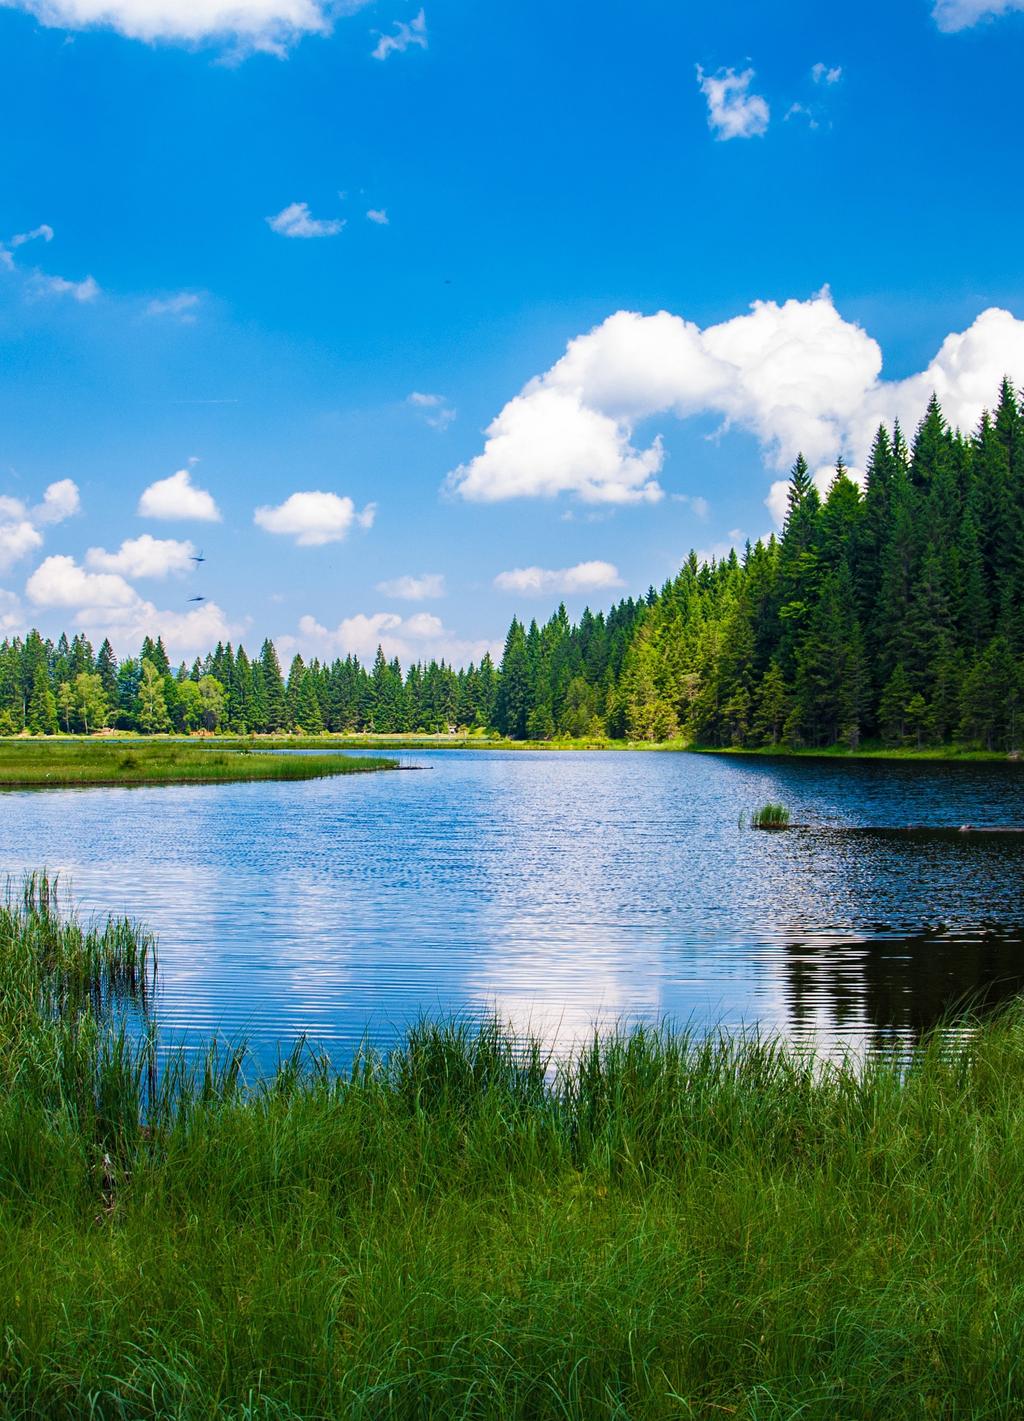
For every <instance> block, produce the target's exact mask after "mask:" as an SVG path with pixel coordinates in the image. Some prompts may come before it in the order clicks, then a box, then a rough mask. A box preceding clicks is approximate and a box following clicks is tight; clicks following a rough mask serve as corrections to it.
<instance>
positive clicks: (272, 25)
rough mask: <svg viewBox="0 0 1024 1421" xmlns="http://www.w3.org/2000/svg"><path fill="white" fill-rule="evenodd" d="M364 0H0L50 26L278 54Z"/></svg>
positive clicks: (323, 29) (325, 30)
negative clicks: (220, 42) (223, 42)
mask: <svg viewBox="0 0 1024 1421" xmlns="http://www.w3.org/2000/svg"><path fill="white" fill-rule="evenodd" d="M367 3H369V0H333V3H331V0H0V5H4V6H6V7H7V8H9V9H17V10H25V11H27V12H28V13H29V14H30V15H34V16H35V17H36V19H37V20H39V21H40V23H42V24H44V25H48V26H51V27H54V28H60V29H69V30H83V29H88V28H91V27H93V26H102V27H104V28H108V29H113V30H116V31H118V33H120V34H122V35H125V36H127V37H128V38H129V39H141V40H147V41H153V40H169V41H177V42H179V43H181V42H184V43H197V42H200V41H203V40H210V39H229V40H232V41H233V42H234V43H235V45H236V46H237V47H239V48H241V49H243V50H245V49H257V50H265V51H268V52H270V53H273V54H283V53H284V51H285V50H286V49H287V48H288V46H289V45H290V44H293V43H294V42H295V41H296V40H298V39H301V38H302V36H303V35H306V34H321V35H322V34H327V33H328V31H329V30H330V27H331V25H330V21H331V17H332V15H335V14H338V13H349V14H351V13H352V12H354V11H356V10H358V9H361V8H362V6H363V5H364V4H367Z"/></svg>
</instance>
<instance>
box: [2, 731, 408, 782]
mask: <svg viewBox="0 0 1024 1421" xmlns="http://www.w3.org/2000/svg"><path fill="white" fill-rule="evenodd" d="M394 768H396V762H395V761H394V760H384V759H370V758H369V757H367V758H363V757H358V758H357V757H356V756H351V755H339V754H327V755H272V754H254V753H253V752H252V751H250V750H248V749H247V750H244V751H243V750H238V749H234V748H232V749H227V748H220V747H219V746H218V747H217V748H216V749H213V748H210V749H206V748H204V747H202V746H199V745H195V744H175V743H167V742H164V741H161V742H158V743H156V744H147V743H145V742H142V743H138V742H137V743H135V744H131V745H130V746H129V747H127V748H126V746H125V744H124V742H121V743H120V744H118V743H117V742H116V741H103V740H71V741H57V742H55V743H54V742H50V743H47V744H45V745H40V744H37V743H35V742H33V741H31V740H23V741H14V742H9V743H7V744H4V745H0V786H10V785H20V786H26V787H32V786H37V787H40V788H51V789H52V788H54V787H56V786H59V785H100V784H220V783H223V782H225V781H228V780H306V779H319V778H321V777H324V776H328V775H348V774H360V773H361V772H363V771H364V770H384V769H394Z"/></svg>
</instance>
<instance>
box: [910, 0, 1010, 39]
mask: <svg viewBox="0 0 1024 1421" xmlns="http://www.w3.org/2000/svg"><path fill="white" fill-rule="evenodd" d="M1013 10H1024V0H935V4H934V5H933V6H932V15H933V16H934V19H935V23H936V24H937V25H938V27H939V29H940V30H944V31H945V32H946V33H947V34H953V33H955V32H956V31H957V30H966V29H969V28H970V27H971V25H976V24H977V23H978V21H979V20H994V19H997V18H998V17H999V16H1000V15H1008V14H1010V12H1011V11H1013Z"/></svg>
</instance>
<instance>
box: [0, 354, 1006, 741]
mask: <svg viewBox="0 0 1024 1421" xmlns="http://www.w3.org/2000/svg"><path fill="white" fill-rule="evenodd" d="M1022 712H1024V413H1022V409H1021V404H1020V401H1019V400H1018V397H1017V395H1016V393H1015V391H1014V389H1013V388H1012V386H1011V385H1010V383H1009V382H1008V381H1004V382H1003V385H1002V388H1001V390H1000V391H999V394H998V400H997V403H996V408H995V413H994V414H988V413H986V414H985V415H984V416H983V417H982V419H981V421H980V423H979V426H978V428H977V430H976V431H975V432H974V433H973V434H971V435H967V436H965V435H963V434H961V433H960V432H959V431H952V430H950V428H949V426H948V425H947V423H946V421H945V419H944V418H943V415H942V411H941V408H940V407H939V404H938V401H937V400H936V399H935V398H934V397H933V399H932V400H931V402H930V403H929V406H928V409H927V411H926V413H925V415H924V418H923V419H922V421H921V423H920V425H919V426H918V429H917V432H916V435H915V437H914V440H913V443H912V444H911V445H908V444H907V442H906V440H905V439H904V436H903V433H902V431H901V430H900V428H899V426H898V425H897V426H895V428H894V429H893V430H892V431H888V430H886V429H885V428H884V427H880V428H879V430H878V433H877V435H876V437H875V441H874V445H873V448H872V451H871V456H870V459H869V461H868V468H867V471H866V481H865V486H864V489H863V491H862V490H861V488H860V487H859V486H858V484H857V483H855V482H854V481H853V480H852V479H851V478H850V477H849V476H848V474H847V472H846V470H845V469H844V467H843V465H842V464H841V463H840V464H839V465H838V466H837V468H836V470H835V475H834V477H833V478H832V480H831V484H830V487H829V489H828V492H827V495H826V496H825V498H824V499H822V497H821V496H820V494H819V492H818V490H817V488H816V487H815V484H814V481H813V479H812V476H811V472H810V470H809V469H808V466H807V464H806V463H805V461H804V459H803V458H802V457H800V458H798V459H797V462H796V464H795V466H794V468H793V472H792V478H791V482H790V487H789V499H788V512H787V517H786V521H785V525H784V528H783V530H782V533H781V535H780V536H778V537H776V536H775V535H774V534H773V535H772V536H771V537H770V538H769V539H768V540H767V542H764V541H760V540H759V541H758V542H757V543H756V544H754V545H753V546H751V545H750V544H749V543H748V545H747V546H746V548H745V549H744V552H743V555H742V557H740V556H737V554H736V552H735V551H733V552H732V553H731V554H730V555H729V556H728V557H727V558H725V559H723V560H722V561H720V562H715V561H712V562H711V563H705V564H701V563H700V562H699V561H698V559H697V557H696V554H694V553H691V554H690V557H689V558H688V559H687V561H686V562H685V563H684V565H683V567H682V569H681V570H680V572H679V573H678V575H677V576H676V577H674V578H673V579H671V580H670V581H669V582H667V583H666V584H665V585H664V586H663V587H662V588H661V589H660V591H657V590H655V589H654V588H653V587H652V588H651V589H650V591H649V592H648V593H647V595H646V596H645V597H641V598H637V599H634V598H628V599H625V600H623V601H622V602H620V603H619V604H618V605H617V606H615V607H613V608H611V609H610V610H609V611H608V612H607V613H603V612H598V613H593V612H591V611H590V610H589V609H587V610H586V611H584V612H583V614H582V616H581V617H580V620H579V622H578V623H576V624H573V623H571V622H570V621H569V618H568V615H567V613H566V610H565V608H564V606H562V607H559V609H558V611H557V612H556V613H555V614H554V615H553V616H552V617H551V618H550V619H549V620H548V621H547V622H546V623H544V625H543V626H541V625H539V624H538V623H537V622H536V621H533V622H531V623H530V625H529V627H526V626H525V625H524V624H523V623H522V622H521V621H520V620H519V619H518V618H515V619H513V622H512V625H511V626H510V628H509V631H508V635H507V637H506V639H505V645H504V652H503V655H502V659H501V664H500V666H497V667H496V666H495V665H494V663H493V662H492V660H491V658H490V656H484V657H483V659H482V660H481V662H480V664H479V665H478V666H477V665H471V666H469V667H466V668H463V669H461V670H455V669H454V668H453V667H451V666H448V665H446V664H445V663H443V662H441V663H438V662H430V663H429V664H420V663H415V664H413V665H411V666H409V667H408V668H407V670H406V671H404V672H403V670H402V667H401V666H400V665H399V663H398V661H397V660H396V659H392V660H390V661H389V660H388V659H387V658H386V657H385V655H384V653H383V652H382V651H381V650H380V649H378V652H377V656H376V658H375V660H374V663H373V666H372V667H370V668H367V667H364V666H363V665H362V664H361V663H360V661H359V660H358V659H357V658H356V657H354V656H348V657H346V658H345V659H344V660H341V659H336V660H334V661H333V662H330V663H327V662H320V661H319V660H313V661H312V662H310V663H309V664H308V665H307V664H306V662H305V661H304V660H303V658H302V657H301V656H296V657H294V658H293V660H292V662H291V665H290V668H289V671H288V675H287V678H285V677H284V675H283V674H282V670H281V666H280V663H279V660H278V657H277V653H276V651H275V649H274V646H273V644H272V643H271V642H270V641H265V642H264V643H263V646H262V648H261V651H260V654H259V656H257V657H255V658H252V659H250V657H249V655H248V654H247V652H246V651H245V649H244V648H243V647H238V648H237V649H235V648H232V646H231V645H230V644H228V645H221V644H218V646H217V647H216V648H215V649H214V650H213V651H211V652H210V653H209V654H208V655H207V656H206V657H204V658H200V659H197V660H196V661H194V662H193V663H192V665H191V666H188V665H186V664H184V663H182V664H181V665H180V666H179V667H177V668H176V669H174V668H172V667H171V665H170V663H169V660H168V657H167V653H166V650H165V648H164V646H163V643H162V642H161V641H160V640H159V639H158V640H156V641H153V640H152V639H151V638H149V637H147V638H146V639H145V641H144V643H143V646H142V649H141V652H140V654H139V656H137V657H128V658H126V659H125V660H123V661H121V662H118V660H117V659H116V657H115V655H114V652H113V649H112V648H111V645H110V643H109V641H105V642H104V643H103V645H102V646H101V647H100V649H99V652H98V653H94V651H93V648H92V646H91V645H90V643H89V642H88V641H87V639H86V638H85V637H84V635H82V634H78V635H76V636H75V637H73V638H72V639H71V640H69V639H68V638H67V636H62V637H61V638H60V639H59V640H58V641H57V643H56V644H54V643H53V642H50V641H45V640H44V639H43V638H42V637H41V636H40V635H39V633H38V632H35V631H33V632H31V633H29V635H28V636H27V637H26V638H25V640H24V641H22V640H21V639H18V638H16V639H14V640H13V641H5V642H4V643H3V644H2V645H0V735H18V734H20V733H23V732H24V731H26V730H27V731H29V732H30V733H34V734H56V733H58V732H59V731H64V732H69V733H70V732H75V731H78V732H82V733H89V732H90V731H92V730H95V729H97V728H99V727H101V726H111V727H114V728H117V729H121V730H128V731H135V732H138V733H141V734H161V733H167V732H185V733H188V732H195V731H201V730H206V731H209V732H223V731H229V732H233V733H236V734H245V733H252V732H255V733H258V734H263V733H284V732H290V731H301V732H304V733H305V734H306V735H310V736H317V735H319V734H321V733H322V732H324V731H327V732H331V733H335V734H338V733H347V732H348V733H363V734H370V735H374V734H376V735H386V734H391V733H400V732H406V733H408V732H413V733H415V732H420V733H427V734H430V733H438V732H452V731H458V730H463V731H476V732H483V733H487V732H497V733H498V734H499V735H500V736H502V737H505V738H507V739H508V740H511V741H531V742H534V743H537V744H547V743H550V742H553V741H556V740H559V739H565V740H572V741H578V740H581V739H582V740H589V741H604V740H611V741H628V742H649V743H666V742H675V741H677V740H679V741H684V742H688V743H691V744H693V745H694V746H696V747H706V748H714V749H748V750H752V749H764V748H769V749H773V750H779V749H790V750H817V751H821V750H836V749H837V748H838V747H846V748H847V749H848V750H852V751H856V750H858V749H859V748H860V747H861V746H862V745H863V744H865V743H867V744H869V745H870V744H876V743H877V744H878V745H880V746H882V747H883V748H889V749H906V748H911V749H916V750H920V751H925V750H933V749H942V748H944V747H951V746H955V745H961V746H963V747H965V748H974V749H977V750H982V751H987V752H989V753H999V752H1003V753H1007V752H1013V751H1016V750H1017V749H1018V748H1019V744H1020V740H1021V726H1022V719H1024V715H1022Z"/></svg>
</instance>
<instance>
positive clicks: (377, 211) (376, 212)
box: [366, 207, 390, 227]
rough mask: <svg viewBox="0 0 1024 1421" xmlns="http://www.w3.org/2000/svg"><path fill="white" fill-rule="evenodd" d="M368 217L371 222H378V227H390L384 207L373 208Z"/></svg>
mask: <svg viewBox="0 0 1024 1421" xmlns="http://www.w3.org/2000/svg"><path fill="white" fill-rule="evenodd" d="M366 215H367V217H368V218H369V219H370V221H371V222H376V224H377V226H378V227H388V226H390V223H389V222H388V214H387V212H386V210H385V209H384V208H383V207H371V208H370V209H369V211H368V212H367V214H366Z"/></svg>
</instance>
